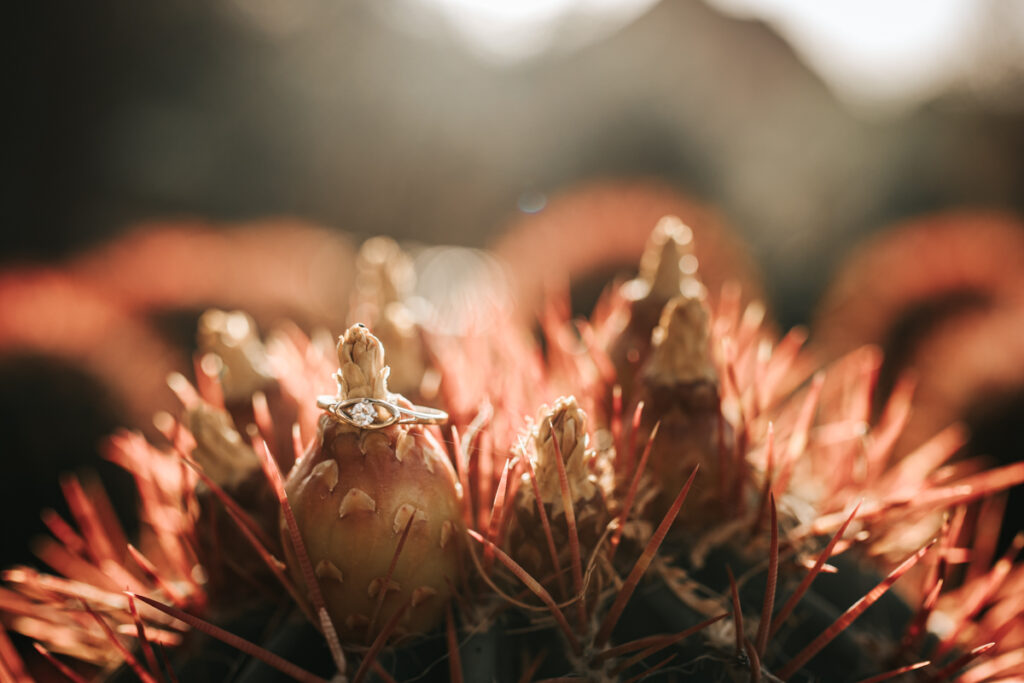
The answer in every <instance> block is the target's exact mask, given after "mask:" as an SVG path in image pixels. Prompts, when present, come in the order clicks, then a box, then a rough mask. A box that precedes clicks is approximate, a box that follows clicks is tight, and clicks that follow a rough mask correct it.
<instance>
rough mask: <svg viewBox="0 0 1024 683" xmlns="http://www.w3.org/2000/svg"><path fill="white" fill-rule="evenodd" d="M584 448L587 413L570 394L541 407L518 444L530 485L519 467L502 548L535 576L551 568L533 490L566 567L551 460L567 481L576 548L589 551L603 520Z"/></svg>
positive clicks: (592, 465) (591, 454) (597, 481)
mask: <svg viewBox="0 0 1024 683" xmlns="http://www.w3.org/2000/svg"><path fill="white" fill-rule="evenodd" d="M556 442H557V446H556ZM588 446H589V439H588V436H587V416H586V413H584V412H583V411H582V410H581V409H580V407H579V405H578V404H577V402H576V398H575V397H574V396H568V397H562V398H559V399H558V400H557V401H555V404H554V405H553V406H551V407H548V406H543V407H542V408H541V410H540V413H539V415H538V419H537V422H536V423H535V424H534V425H532V426H531V427H530V429H529V430H528V432H527V433H526V435H525V438H524V439H523V441H522V442H521V446H520V447H519V452H518V453H517V456H518V457H520V458H529V460H530V464H531V465H532V469H533V472H534V475H533V476H534V479H535V481H536V487H534V482H532V481H531V480H530V474H529V468H524V473H523V475H522V481H521V482H520V485H519V489H518V492H517V494H516V499H515V516H514V518H513V520H512V522H511V526H510V529H509V535H508V547H509V550H510V554H511V555H512V557H513V558H515V559H517V561H519V562H520V563H521V564H522V565H523V566H524V567H525V568H526V569H527V570H528V571H530V572H531V573H533V574H534V575H535V576H550V575H551V574H552V573H553V572H554V571H555V568H554V565H553V560H552V558H551V557H550V552H549V549H548V548H547V545H546V538H545V531H544V530H543V528H542V522H541V520H540V513H539V511H538V507H537V494H538V493H539V496H540V503H541V505H543V506H544V509H545V513H546V515H547V517H548V518H549V519H550V520H552V522H551V531H552V534H553V536H554V542H555V547H556V548H557V549H559V553H560V555H559V565H560V566H567V565H568V564H569V561H570V559H571V558H570V557H569V555H568V537H567V525H566V524H565V523H564V522H561V521H559V520H560V519H562V518H564V517H565V504H564V501H563V498H562V486H561V479H560V476H559V472H558V470H559V466H558V463H557V462H556V460H557V458H559V457H561V460H562V466H563V467H564V469H565V474H566V479H567V480H568V484H569V495H570V502H571V505H572V507H573V514H574V516H575V522H576V528H577V532H578V534H579V542H580V549H581V552H583V553H584V554H589V551H590V550H591V549H593V547H594V545H595V544H596V542H597V539H598V538H599V537H600V535H601V533H602V532H603V531H604V527H605V525H606V524H607V522H608V508H607V505H606V501H605V491H604V487H603V486H602V478H601V477H600V476H599V475H600V473H599V471H598V470H599V468H598V462H597V455H596V453H595V451H594V450H593V449H591V448H589V447H588ZM535 490H536V492H535Z"/></svg>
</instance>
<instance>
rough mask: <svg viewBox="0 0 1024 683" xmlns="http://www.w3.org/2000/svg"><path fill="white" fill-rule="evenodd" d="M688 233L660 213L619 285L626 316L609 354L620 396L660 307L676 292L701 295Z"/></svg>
mask: <svg viewBox="0 0 1024 683" xmlns="http://www.w3.org/2000/svg"><path fill="white" fill-rule="evenodd" d="M696 273H697V258H696V256H694V254H693V231H692V230H691V229H690V228H689V227H687V226H686V225H685V224H684V223H683V222H682V221H680V220H679V219H678V218H676V217H675V216H665V217H664V218H662V219H661V220H660V221H658V224H657V226H655V228H654V231H653V232H652V233H651V236H650V238H649V239H648V241H647V246H646V247H645V249H644V253H643V256H642V257H641V260H640V274H639V275H638V276H637V277H636V278H635V279H633V280H630V281H629V282H627V283H625V284H624V285H623V286H622V288H621V290H620V293H621V295H622V297H623V298H624V299H625V300H626V302H627V306H628V311H629V317H628V320H626V321H625V324H624V326H623V328H622V329H621V330H619V331H618V333H617V334H616V335H615V337H614V339H613V341H612V343H611V347H610V349H609V354H610V356H611V359H612V362H613V364H614V365H615V369H616V374H617V376H618V378H619V383H620V384H621V385H622V388H623V395H624V398H626V399H627V400H628V398H630V397H631V389H632V387H633V381H634V378H635V377H636V372H637V369H638V368H640V367H641V366H642V365H643V364H644V362H645V361H646V360H647V356H648V354H649V352H650V346H651V331H652V330H653V329H654V327H655V325H656V324H657V323H658V318H659V316H660V315H661V311H662V309H663V308H664V307H665V304H667V303H668V301H669V300H670V299H672V298H673V297H676V296H679V295H685V296H688V297H690V298H698V297H701V296H702V295H703V293H704V286H703V285H702V284H701V283H700V281H699V280H698V279H697V275H696Z"/></svg>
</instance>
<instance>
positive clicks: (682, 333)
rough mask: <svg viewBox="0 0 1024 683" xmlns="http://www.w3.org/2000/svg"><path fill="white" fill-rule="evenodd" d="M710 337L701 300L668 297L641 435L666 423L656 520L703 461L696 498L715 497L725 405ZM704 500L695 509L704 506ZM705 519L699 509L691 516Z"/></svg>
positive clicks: (655, 337) (646, 375)
mask: <svg viewBox="0 0 1024 683" xmlns="http://www.w3.org/2000/svg"><path fill="white" fill-rule="evenodd" d="M708 337H709V330H708V312H707V307H706V306H705V304H704V302H703V301H702V300H700V299H696V298H689V297H684V296H680V297H676V298H674V299H672V300H671V301H669V303H668V304H667V305H666V306H665V310H664V312H663V313H662V316H661V321H660V322H659V323H658V326H657V327H656V328H655V330H654V332H653V333H652V334H651V346H652V350H651V356H650V359H649V360H648V361H647V363H646V364H645V366H644V368H643V373H642V377H643V382H642V388H641V396H640V398H641V399H642V400H643V401H644V405H645V406H646V408H645V410H644V413H643V419H642V422H641V437H642V438H645V439H646V438H647V437H648V436H649V435H650V434H651V432H652V431H653V429H654V425H655V424H657V423H659V422H660V423H661V424H660V427H659V428H658V434H657V436H656V437H655V440H654V443H653V444H652V445H651V454H650V460H649V463H648V468H649V470H650V472H651V473H652V474H653V475H654V478H655V480H656V481H657V483H658V486H659V488H660V493H659V495H658V497H657V498H656V499H655V504H654V506H653V509H652V510H651V512H653V513H654V517H655V518H658V517H660V516H661V515H662V514H664V512H665V510H666V509H668V506H669V504H671V501H672V499H673V498H674V497H675V495H676V493H677V492H678V491H679V489H680V488H681V487H682V486H683V484H684V483H685V482H686V479H687V477H689V475H690V473H691V472H692V471H693V468H694V466H695V465H697V464H698V463H699V464H700V466H701V472H702V485H701V487H700V489H699V490H698V489H697V488H695V489H694V491H693V492H692V493H691V496H692V497H693V500H694V501H702V503H703V501H704V498H707V499H708V500H707V501H706V502H708V503H709V504H710V502H711V501H712V499H713V498H715V496H714V494H715V493H716V482H717V480H718V476H719V475H718V471H717V470H718V458H717V457H716V455H717V449H718V429H719V413H720V404H719V394H718V377H717V373H716V372H715V368H714V365H713V364H712V362H711V357H710V347H709V345H708ZM705 494H706V495H705ZM702 503H701V504H694V505H693V507H692V508H690V509H691V511H695V510H701V509H704V506H703V505H702ZM701 517H702V515H701V514H699V513H696V512H695V513H693V514H691V515H688V516H687V518H686V519H687V521H693V520H699V519H700V518H701Z"/></svg>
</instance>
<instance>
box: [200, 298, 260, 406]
mask: <svg viewBox="0 0 1024 683" xmlns="http://www.w3.org/2000/svg"><path fill="white" fill-rule="evenodd" d="M197 341H198V343H199V351H200V353H203V354H213V355H215V356H216V357H217V358H219V359H220V362H221V368H220V382H221V386H222V387H223V390H224V398H225V400H226V401H228V402H231V401H249V400H250V399H251V397H252V395H253V394H255V393H256V392H257V391H263V390H265V389H266V387H267V386H268V385H271V384H273V382H274V376H273V374H272V372H271V370H270V366H269V364H268V362H267V354H266V350H265V349H264V347H263V342H262V341H260V338H259V335H258V334H257V330H256V323H255V321H254V320H253V319H252V318H251V317H250V316H249V315H248V314H247V313H244V312H242V311H221V310H217V309H210V310H208V311H206V312H205V313H203V315H201V316H200V317H199V328H198V333H197Z"/></svg>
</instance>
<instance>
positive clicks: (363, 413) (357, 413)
mask: <svg viewBox="0 0 1024 683" xmlns="http://www.w3.org/2000/svg"><path fill="white" fill-rule="evenodd" d="M345 412H346V414H347V415H348V416H349V418H351V420H352V422H353V423H354V424H355V425H356V426H357V427H369V426H370V425H372V424H373V423H374V422H375V421H376V420H377V409H376V408H374V407H373V404H372V403H370V402H369V401H365V400H364V401H360V402H359V403H356V404H355V405H353V406H350V407H349V408H348V410H346V411H345Z"/></svg>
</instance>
